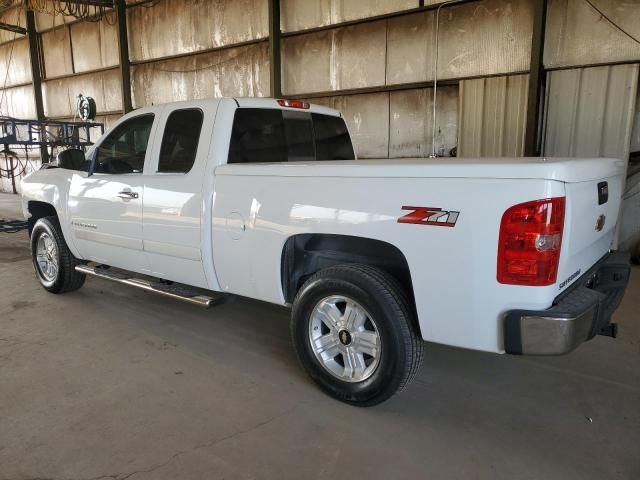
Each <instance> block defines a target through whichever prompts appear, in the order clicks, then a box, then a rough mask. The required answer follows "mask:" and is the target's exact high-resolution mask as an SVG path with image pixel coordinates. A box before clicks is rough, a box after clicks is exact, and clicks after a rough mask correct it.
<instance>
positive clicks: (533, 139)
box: [524, 0, 547, 156]
mask: <svg viewBox="0 0 640 480" xmlns="http://www.w3.org/2000/svg"><path fill="white" fill-rule="evenodd" d="M533 4H534V9H535V10H534V12H533V35H532V38H531V63H530V67H529V93H528V98H527V127H526V131H525V137H524V154H525V156H538V155H540V153H541V152H540V138H539V136H540V126H541V125H542V118H541V113H543V112H542V95H543V94H544V85H545V71H544V62H543V55H544V36H545V24H546V22H547V0H536V1H535V2H533Z"/></svg>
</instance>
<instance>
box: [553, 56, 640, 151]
mask: <svg viewBox="0 0 640 480" xmlns="http://www.w3.org/2000/svg"><path fill="white" fill-rule="evenodd" d="M637 91H638V65H616V66H607V67H592V68H580V69H570V70H559V71H554V72H550V73H549V79H548V94H547V95H548V99H547V115H546V128H545V142H544V154H545V155H548V156H560V157H582V156H584V157H594V156H603V157H615V158H622V159H626V158H628V156H629V145H630V138H631V128H632V125H633V124H632V121H633V114H634V111H635V104H636V96H637Z"/></svg>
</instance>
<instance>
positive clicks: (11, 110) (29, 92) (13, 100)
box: [0, 85, 36, 119]
mask: <svg viewBox="0 0 640 480" xmlns="http://www.w3.org/2000/svg"><path fill="white" fill-rule="evenodd" d="M0 100H1V103H0V112H2V114H3V115H9V116H10V117H17V118H25V119H28V118H36V106H35V102H34V100H33V87H32V86H31V85H25V86H22V87H11V88H7V89H6V90H4V92H3V91H2V90H0Z"/></svg>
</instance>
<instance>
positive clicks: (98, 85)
mask: <svg viewBox="0 0 640 480" xmlns="http://www.w3.org/2000/svg"><path fill="white" fill-rule="evenodd" d="M120 92H121V87H120V72H119V71H118V70H109V71H106V72H98V73H87V74H84V75H78V76H75V77H68V78H63V79H58V80H48V81H46V82H43V83H42V97H43V102H44V113H45V115H46V116H48V117H67V116H68V117H73V116H74V115H75V112H76V97H77V96H78V95H79V94H80V93H82V94H83V95H86V96H89V97H93V98H94V99H95V101H96V107H97V110H98V113H100V112H113V111H116V110H121V109H122V97H121V93H120Z"/></svg>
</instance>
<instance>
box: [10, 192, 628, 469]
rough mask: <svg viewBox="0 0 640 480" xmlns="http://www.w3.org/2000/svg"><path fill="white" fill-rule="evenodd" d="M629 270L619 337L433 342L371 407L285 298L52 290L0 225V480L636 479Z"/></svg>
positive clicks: (107, 287)
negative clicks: (327, 380) (347, 393)
mask: <svg viewBox="0 0 640 480" xmlns="http://www.w3.org/2000/svg"><path fill="white" fill-rule="evenodd" d="M17 200H18V199H17V197H14V196H10V195H0V218H3V217H4V218H7V217H14V218H15V217H19V209H18V202H17ZM632 281H633V283H632V285H631V286H630V289H629V290H628V291H627V295H626V298H625V301H624V304H623V306H622V307H621V309H620V310H619V311H618V314H617V315H616V321H618V322H619V323H620V326H621V327H620V337H619V338H618V339H617V340H612V339H609V338H603V337H598V338H596V339H594V340H593V341H591V342H589V343H587V344H585V345H583V346H582V347H581V348H579V349H578V350H577V351H576V352H574V353H573V354H571V355H569V356H565V357H558V358H524V357H508V356H500V355H491V354H485V353H478V352H470V351H464V350H458V349H454V348H448V347H443V346H439V345H429V346H428V350H427V356H426V362H425V367H424V368H423V370H422V371H421V373H420V374H419V377H418V378H417V381H415V382H414V383H413V384H412V385H411V386H410V387H409V388H408V389H407V390H406V391H405V392H403V393H402V394H401V395H399V396H396V397H394V398H393V399H392V400H391V401H389V402H387V403H385V404H383V405H381V406H378V407H375V408H370V409H359V408H353V407H349V406H347V405H344V404H342V403H339V402H337V401H334V400H332V399H330V398H329V397H327V396H325V395H324V394H322V393H321V392H320V391H318V389H316V387H315V386H314V385H313V384H312V383H311V382H310V380H309V379H308V378H307V377H306V375H305V374H304V372H303V371H302V370H301V368H300V367H299V366H298V364H297V361H296V358H295V356H294V353H293V350H292V348H291V344H290V341H289V329H288V311H287V310H285V309H282V308H278V307H274V306H271V305H267V304H263V303H259V302H255V301H250V300H242V299H232V300H230V301H229V302H227V303H226V304H224V305H222V306H219V307H215V308H213V309H211V310H201V309H199V308H197V307H192V306H190V305H186V304H182V303H179V302H175V301H171V300H167V299H164V298H160V297H157V296H154V295H153V294H147V293H144V292H140V291H137V290H132V289H128V288H126V287H121V286H117V285H114V284H111V283H107V282H105V281H101V280H96V279H88V281H87V284H86V285H85V287H84V288H82V289H81V290H79V291H78V292H74V293H70V294H66V295H60V296H57V295H51V294H48V293H47V292H45V291H44V290H43V289H41V288H40V286H39V285H38V283H37V281H36V279H35V277H34V274H33V272H32V267H31V263H30V260H29V252H28V243H27V238H26V233H24V232H22V233H19V234H0V479H3V480H26V479H41V480H43V479H56V480H57V479H69V480H76V479H77V480H80V479H103V478H105V479H106V478H112V479H118V480H124V479H127V478H130V479H136V480H140V479H172V480H175V479H218V478H230V479H244V478H246V479H250V478H259V479H265V478H274V479H279V480H281V479H311V478H318V479H322V478H331V479H337V478H345V479H350V478H367V479H374V478H380V479H390V478H410V479H417V478H430V479H440V478H442V479H454V478H461V479H468V478H473V479H484V478H487V479H509V480H512V479H514V478H517V479H519V480H522V479H545V480H550V479H563V480H569V479H580V480H586V479H598V480H602V479H638V478H640V368H639V367H640V327H639V325H638V324H639V322H638V313H637V312H638V311H639V310H640V296H639V295H638V294H639V293H640V270H638V269H635V270H634V275H633V278H632Z"/></svg>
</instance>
